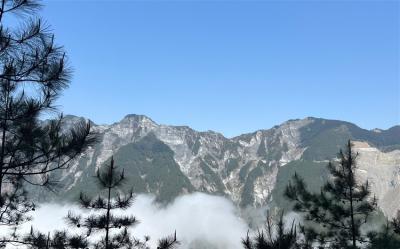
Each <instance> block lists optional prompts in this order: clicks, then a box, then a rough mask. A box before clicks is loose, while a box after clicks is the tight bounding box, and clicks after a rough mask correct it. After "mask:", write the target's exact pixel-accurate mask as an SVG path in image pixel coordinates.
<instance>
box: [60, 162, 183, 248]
mask: <svg viewBox="0 0 400 249" xmlns="http://www.w3.org/2000/svg"><path fill="white" fill-rule="evenodd" d="M125 179H126V178H125V173H124V170H122V171H121V172H117V170H116V167H115V166H114V159H113V158H111V161H110V164H109V165H107V166H106V167H105V168H104V169H100V170H98V171H97V182H98V187H99V189H100V190H101V191H105V193H104V194H102V193H100V194H99V195H98V196H97V197H96V198H89V197H87V196H86V195H85V194H83V193H81V195H80V197H79V200H80V204H81V206H82V207H83V208H84V209H86V210H93V211H96V212H94V213H92V214H90V215H88V216H87V217H82V216H81V215H75V214H72V213H69V214H68V216H67V220H68V223H69V224H70V225H73V226H76V227H78V228H82V229H84V230H85V236H87V237H90V236H91V235H92V234H93V233H103V234H104V237H102V238H101V239H100V240H99V241H97V242H93V243H91V244H92V246H93V248H96V249H97V248H98V249H117V248H147V246H146V242H147V241H148V238H146V239H145V241H140V240H138V239H136V238H134V237H132V236H131V235H130V234H129V232H128V228H129V227H132V226H134V225H136V224H137V220H136V218H135V217H133V216H127V215H119V216H117V215H115V212H114V211H115V210H118V209H119V210H125V209H127V208H129V207H130V206H131V205H132V202H133V193H132V191H131V192H129V194H127V195H123V194H121V192H120V191H119V189H120V187H121V186H122V184H123V182H124V181H125ZM113 193H114V194H113ZM113 196H114V198H113ZM112 231H116V232H114V233H112ZM177 244H178V241H177V240H176V235H174V236H173V237H169V238H165V239H162V240H160V241H159V248H164V249H170V248H174V247H175V246H176V245H177Z"/></svg>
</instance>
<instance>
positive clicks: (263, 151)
mask: <svg viewBox="0 0 400 249" xmlns="http://www.w3.org/2000/svg"><path fill="white" fill-rule="evenodd" d="M82 120H85V119H84V118H82V117H76V116H71V115H69V116H66V117H65V120H64V125H65V126H71V125H74V124H76V123H78V122H80V121H82ZM93 131H94V132H95V133H96V134H97V135H98V138H99V142H98V143H97V144H95V145H93V146H91V147H90V148H89V149H88V150H87V151H86V152H85V153H84V154H82V155H80V156H79V157H78V158H77V160H76V161H74V162H73V163H72V164H71V166H70V167H69V168H68V169H67V170H64V171H58V172H57V173H55V175H56V176H55V177H57V178H58V179H59V183H60V184H59V188H58V189H57V193H56V194H55V193H53V192H43V191H35V190H32V193H35V195H36V198H38V199H39V200H40V201H49V200H53V201H67V202H68V201H74V200H76V199H77V198H78V197H79V192H80V191H82V190H83V191H85V192H86V193H88V194H89V195H91V194H93V195H94V194H95V193H96V191H97V190H96V187H97V186H96V184H95V181H94V177H93V176H95V173H96V170H97V169H99V168H100V167H102V166H103V165H104V164H106V163H108V162H109V161H110V159H111V156H113V157H114V160H115V163H116V165H117V166H118V167H119V168H123V169H124V171H125V174H126V178H127V179H128V180H127V182H126V183H125V186H124V188H125V189H126V190H128V189H133V191H134V192H135V193H152V194H154V195H156V196H157V200H158V201H159V202H162V203H168V202H170V201H172V200H173V199H174V198H175V197H177V196H179V195H181V194H185V193H191V192H196V191H199V192H205V193H210V194H215V195H223V196H226V197H228V198H229V199H231V200H232V201H233V202H234V203H235V204H237V205H238V206H240V207H246V206H264V205H272V206H276V207H284V206H286V205H289V204H288V203H287V201H286V200H285V199H284V198H283V197H282V196H283V191H284V188H285V186H286V185H287V183H288V181H289V179H290V178H291V176H292V175H293V174H294V173H295V172H297V173H298V174H299V175H301V176H303V177H304V178H305V181H306V182H307V183H308V185H309V187H310V188H311V189H315V190H318V188H319V187H320V186H321V184H322V183H323V182H324V181H325V180H326V179H327V171H326V167H325V166H326V164H327V162H328V161H329V160H332V159H334V158H335V156H336V153H337V152H338V151H339V150H340V148H342V147H344V145H345V144H346V142H347V140H348V139H350V140H352V141H353V143H354V148H355V149H356V151H357V152H359V158H358V167H359V168H358V170H357V175H358V177H359V179H360V180H363V181H364V180H368V181H369V183H370V185H371V190H372V192H373V193H374V194H375V195H376V196H377V197H378V204H379V206H380V207H381V209H382V210H383V212H384V213H385V214H386V215H388V216H392V215H393V214H394V212H395V211H396V210H397V209H398V208H399V207H400V198H399V195H400V126H399V125H397V126H394V127H392V128H390V129H387V130H381V129H374V130H365V129H362V128H360V127H358V126H356V125H354V124H352V123H349V122H344V121H338V120H327V119H321V118H313V117H308V118H304V119H295V120H288V121H286V122H284V123H282V124H280V125H277V126H274V127H272V128H270V129H265V130H258V131H255V132H253V133H247V134H242V135H240V136H237V137H233V138H226V137H224V136H223V135H222V134H220V133H217V132H214V131H206V132H200V131H196V130H193V129H191V128H190V127H188V126H169V125H163V124H158V123H156V122H154V121H153V120H152V119H150V118H149V117H147V116H144V115H134V114H131V115H127V116H125V117H124V118H123V119H122V120H121V121H119V122H116V123H113V124H111V125H96V124H93Z"/></svg>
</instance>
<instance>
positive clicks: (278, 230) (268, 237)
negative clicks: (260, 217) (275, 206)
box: [242, 212, 297, 249]
mask: <svg viewBox="0 0 400 249" xmlns="http://www.w3.org/2000/svg"><path fill="white" fill-rule="evenodd" d="M296 240H297V232H296V227H295V225H294V221H293V222H292V225H291V228H290V229H289V230H288V231H286V230H285V223H284V221H283V212H281V214H280V216H279V220H278V222H277V224H276V226H275V225H274V224H273V223H272V220H271V217H270V215H269V213H268V214H267V224H266V228H265V232H264V231H261V232H260V231H259V232H258V234H257V235H256V236H255V237H254V238H250V236H249V234H247V237H246V238H245V239H243V240H242V245H243V247H244V248H245V249H294V248H297V243H296Z"/></svg>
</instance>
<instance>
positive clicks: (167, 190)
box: [67, 133, 194, 203]
mask: <svg viewBox="0 0 400 249" xmlns="http://www.w3.org/2000/svg"><path fill="white" fill-rule="evenodd" d="M114 159H115V160H116V161H117V162H118V165H119V166H120V167H121V168H124V169H125V175H126V177H127V178H128V179H129V185H127V184H125V185H122V186H121V190H123V191H130V190H131V189H133V191H134V192H135V193H156V195H157V201H160V202H162V203H168V202H170V201H172V200H173V199H174V198H175V197H177V196H179V195H180V194H182V193H187V192H192V191H193V190H194V187H193V186H192V184H191V183H190V181H189V179H188V178H187V177H186V176H185V175H184V174H183V173H182V172H181V170H180V167H179V165H178V164H177V163H176V162H175V160H174V152H173V151H172V150H171V149H170V148H169V147H168V146H167V145H165V144H164V143H163V142H162V141H160V140H159V139H157V137H156V136H155V135H154V134H153V133H149V134H148V135H146V136H144V137H143V138H142V139H140V140H139V141H137V142H135V143H130V144H127V145H124V146H122V147H121V148H119V150H117V152H116V153H115V154H114ZM94 161H95V160H94ZM109 163H110V159H108V160H107V161H106V162H105V164H109ZM94 168H95V166H94V165H92V166H91V167H86V168H85V170H84V172H83V174H85V176H84V177H82V179H81V181H78V183H77V185H76V186H74V187H73V188H72V189H71V190H70V191H69V192H67V197H68V198H69V199H72V198H73V197H74V196H76V195H77V194H79V190H80V189H82V188H85V193H86V194H87V195H88V196H94V195H96V193H97V188H96V183H95V179H93V178H91V177H90V176H91V175H93V174H95V172H94V171H92V170H93V169H94Z"/></svg>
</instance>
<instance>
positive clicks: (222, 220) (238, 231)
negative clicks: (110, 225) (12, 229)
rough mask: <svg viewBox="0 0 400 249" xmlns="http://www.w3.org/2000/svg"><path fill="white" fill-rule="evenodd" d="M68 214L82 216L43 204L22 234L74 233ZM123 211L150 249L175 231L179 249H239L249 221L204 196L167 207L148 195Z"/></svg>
mask: <svg viewBox="0 0 400 249" xmlns="http://www.w3.org/2000/svg"><path fill="white" fill-rule="evenodd" d="M69 211H73V212H75V213H82V210H81V209H79V208H78V207H76V206H69V205H68V206H66V205H64V206H62V205H60V204H43V205H41V206H40V207H39V208H38V209H37V210H36V211H35V212H32V214H31V215H32V218H33V220H32V221H31V222H30V223H26V224H24V225H23V228H22V229H21V230H22V231H21V232H28V231H29V229H30V227H31V225H32V226H33V227H34V228H35V229H37V230H39V231H41V232H44V233H48V232H52V231H54V230H63V229H68V231H70V232H77V229H74V228H71V227H68V226H67V225H66V223H65V220H64V217H65V216H66V215H67V214H68V212H69ZM123 212H124V213H125V214H132V215H134V216H135V217H136V218H137V219H138V220H139V221H140V223H139V224H138V225H136V226H135V227H134V228H133V229H132V230H131V231H132V233H133V235H134V236H135V237H138V238H143V237H144V236H145V235H149V236H150V237H151V240H150V245H151V246H152V248H156V247H155V245H156V243H157V240H158V239H159V238H162V237H165V236H167V235H171V234H173V233H174V231H176V233H177V237H178V240H179V241H180V243H181V244H180V246H179V248H181V249H203V248H207V249H227V248H229V249H239V248H242V246H241V239H242V238H243V237H245V236H246V234H247V232H248V230H249V226H248V222H246V221H245V220H244V219H243V218H241V217H243V215H242V214H243V212H240V211H239V209H238V208H237V207H236V206H235V205H234V204H233V203H232V202H231V201H230V200H228V199H227V198H224V197H221V196H212V195H207V194H204V193H194V194H188V195H184V196H181V197H178V198H176V199H175V200H174V201H173V202H172V203H171V204H169V205H167V206H161V205H160V204H157V203H156V202H155V201H154V197H153V196H151V195H138V196H137V197H136V199H135V202H134V204H133V205H132V207H130V208H129V209H128V210H125V211H123ZM245 213H246V212H245ZM247 213H248V214H247V215H249V216H251V217H250V219H254V220H259V219H260V217H261V216H262V215H263V214H262V212H261V211H258V212H253V211H247ZM83 215H85V213H83ZM246 220H247V219H246Z"/></svg>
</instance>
